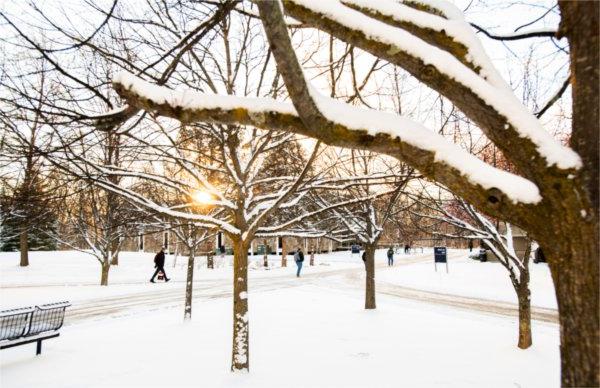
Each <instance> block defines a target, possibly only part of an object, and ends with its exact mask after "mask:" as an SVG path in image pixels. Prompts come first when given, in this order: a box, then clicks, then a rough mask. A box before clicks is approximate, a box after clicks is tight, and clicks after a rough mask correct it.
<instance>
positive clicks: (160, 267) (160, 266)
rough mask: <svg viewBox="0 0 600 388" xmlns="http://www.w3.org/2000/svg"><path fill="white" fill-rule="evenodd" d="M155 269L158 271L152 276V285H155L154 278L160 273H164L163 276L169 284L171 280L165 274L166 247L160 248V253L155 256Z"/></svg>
mask: <svg viewBox="0 0 600 388" xmlns="http://www.w3.org/2000/svg"><path fill="white" fill-rule="evenodd" d="M154 268H156V271H154V275H152V278H150V283H155V282H154V278H155V277H156V275H158V274H159V273H160V272H162V273H163V275H164V276H165V282H168V281H169V280H171V279H169V278H168V277H167V273H166V272H165V248H164V247H162V248H160V252H158V253H157V254H156V256H154Z"/></svg>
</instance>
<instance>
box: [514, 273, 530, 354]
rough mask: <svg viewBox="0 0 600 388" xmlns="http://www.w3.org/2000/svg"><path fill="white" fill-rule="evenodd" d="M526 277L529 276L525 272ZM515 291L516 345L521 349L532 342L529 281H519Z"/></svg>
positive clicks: (527, 346)
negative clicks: (517, 301)
mask: <svg viewBox="0 0 600 388" xmlns="http://www.w3.org/2000/svg"><path fill="white" fill-rule="evenodd" d="M527 277H529V274H527ZM522 278H523V277H522V276H521V279H522ZM516 291H517V297H518V300H519V344H518V345H517V346H518V347H519V348H521V349H527V348H529V347H530V346H531V344H532V340H531V292H530V291H529V281H527V283H521V284H520V285H519V288H517V289H516Z"/></svg>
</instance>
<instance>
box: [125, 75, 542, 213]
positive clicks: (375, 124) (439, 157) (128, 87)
mask: <svg viewBox="0 0 600 388" xmlns="http://www.w3.org/2000/svg"><path fill="white" fill-rule="evenodd" d="M113 84H114V86H115V89H116V90H117V92H118V93H119V94H120V95H121V96H122V97H124V98H126V99H127V100H128V102H129V104H132V105H136V106H140V107H143V108H144V109H146V110H148V111H150V112H153V113H157V114H159V115H162V116H166V117H171V118H174V119H177V120H180V121H182V122H194V121H204V122H212V123H220V124H242V125H252V126H255V127H258V128H262V129H278V130H287V131H291V132H295V133H300V134H304V135H308V136H313V137H317V138H321V139H322V140H324V142H326V143H328V144H333V145H339V146H344V145H346V144H349V143H348V142H347V140H346V139H345V138H344V137H343V136H338V138H337V139H339V140H337V139H336V138H332V136H331V132H332V131H337V132H338V133H340V132H343V133H345V134H346V135H347V136H348V137H352V138H361V139H365V142H367V139H369V140H370V143H371V147H376V149H375V151H379V152H382V153H386V154H388V155H391V156H395V157H400V158H401V159H406V160H407V161H408V162H410V163H412V164H413V165H414V166H415V167H416V168H418V169H419V170H420V171H422V172H423V173H425V174H427V175H429V176H433V177H435V178H436V179H439V180H441V181H445V180H446V179H445V178H447V177H449V176H456V175H461V176H463V177H465V178H466V179H467V180H468V182H470V183H471V184H473V185H476V186H479V187H480V191H487V190H499V191H500V192H501V193H503V194H504V195H505V196H506V197H507V198H508V199H509V200H510V201H512V202H513V203H523V204H534V203H537V202H538V201H540V200H541V198H540V195H539V191H538V188H537V187H536V185H535V184H533V183H532V182H530V181H528V180H527V179H524V178H522V177H519V176H517V175H514V174H511V173H508V172H505V171H502V170H500V169H496V168H494V167H492V166H489V165H487V164H486V163H484V162H483V161H481V160H479V159H478V158H476V157H475V156H473V155H471V154H469V153H468V152H466V151H464V150H462V149H461V148H460V147H458V146H457V145H455V144H453V143H451V142H449V141H447V140H446V139H445V138H444V137H443V136H441V135H439V134H437V133H434V132H433V131H430V130H428V129H427V128H425V127H424V126H422V125H421V124H419V123H416V122H414V121H412V120H410V119H408V118H405V117H402V116H398V115H395V114H391V113H386V112H380V111H375V110H366V109H361V108H357V107H354V106H350V105H347V104H344V103H342V102H339V101H336V100H333V99H329V98H327V97H325V96H322V95H318V98H317V99H318V101H319V107H320V108H321V109H322V111H323V112H324V113H325V114H326V116H327V119H328V120H329V121H330V123H329V125H328V126H327V127H322V128H321V129H320V132H319V133H315V132H313V130H312V129H310V128H307V127H306V126H304V124H303V123H302V121H301V120H300V118H299V117H298V115H297V113H296V110H295V109H294V107H293V105H292V104H289V103H284V102H280V101H276V100H272V99H268V98H242V97H234V96H219V95H213V94H205V93H198V92H194V91H190V90H179V91H175V90H171V89H168V88H166V87H161V86H156V85H153V84H151V83H148V82H146V81H144V80H142V79H140V78H138V77H136V76H134V75H132V74H129V73H120V74H119V75H117V76H116V77H115V78H114V80H113ZM312 93H313V95H314V94H315V93H316V92H315V91H312ZM374 139H375V140H377V141H373V140H374ZM390 140H392V141H390ZM374 143H375V144H374ZM378 144H379V146H377V145H378ZM371 149H372V148H371ZM463 184H464V183H463ZM448 186H451V185H448ZM486 198H487V195H486Z"/></svg>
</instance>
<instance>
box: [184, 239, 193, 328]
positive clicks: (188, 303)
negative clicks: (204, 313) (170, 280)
mask: <svg viewBox="0 0 600 388" xmlns="http://www.w3.org/2000/svg"><path fill="white" fill-rule="evenodd" d="M194 259H195V247H194V246H193V245H192V246H191V247H190V256H189V258H188V267H187V279H186V282H185V308H184V313H183V320H184V321H189V320H190V319H192V292H193V288H194Z"/></svg>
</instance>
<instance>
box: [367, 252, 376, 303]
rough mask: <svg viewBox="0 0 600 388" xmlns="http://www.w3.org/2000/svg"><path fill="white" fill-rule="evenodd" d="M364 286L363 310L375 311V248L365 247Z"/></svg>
mask: <svg viewBox="0 0 600 388" xmlns="http://www.w3.org/2000/svg"><path fill="white" fill-rule="evenodd" d="M365 253H366V261H365V270H366V275H367V276H366V284H365V309H367V310H371V309H375V308H376V305H375V246H374V245H371V244H366V245H365Z"/></svg>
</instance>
